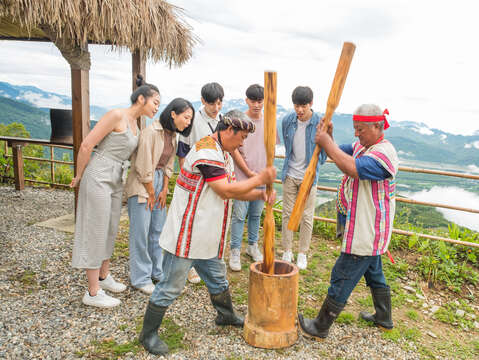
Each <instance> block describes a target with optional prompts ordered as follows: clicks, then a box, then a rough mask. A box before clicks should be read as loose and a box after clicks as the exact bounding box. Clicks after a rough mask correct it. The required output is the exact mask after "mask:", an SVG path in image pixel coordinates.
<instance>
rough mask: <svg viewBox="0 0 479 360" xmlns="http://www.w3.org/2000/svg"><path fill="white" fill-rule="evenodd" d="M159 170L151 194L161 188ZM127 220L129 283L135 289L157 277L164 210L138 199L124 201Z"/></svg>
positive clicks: (164, 216)
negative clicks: (151, 209) (128, 232)
mask: <svg viewBox="0 0 479 360" xmlns="http://www.w3.org/2000/svg"><path fill="white" fill-rule="evenodd" d="M163 179H164V176H163V171H162V170H155V175H154V180H153V187H154V189H155V194H156V196H158V194H159V193H160V192H161V190H162V189H163ZM128 216H129V218H130V281H131V284H132V285H133V286H134V287H136V288H139V287H142V286H145V285H148V284H151V279H152V278H153V279H159V278H160V277H161V254H162V249H161V248H160V245H159V240H160V235H161V230H162V229H163V225H164V224H165V220H166V207H164V208H163V209H160V208H159V207H158V206H155V207H154V209H153V211H150V210H149V209H148V208H147V203H146V202H144V203H139V202H138V196H131V197H130V198H128Z"/></svg>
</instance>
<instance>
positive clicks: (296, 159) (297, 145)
mask: <svg viewBox="0 0 479 360" xmlns="http://www.w3.org/2000/svg"><path fill="white" fill-rule="evenodd" d="M297 122H298V128H297V129H296V132H295V133H294V139H293V149H292V152H291V157H290V158H289V162H288V172H287V174H286V175H287V176H290V177H292V178H295V179H303V178H304V173H305V172H306V169H307V167H308V163H307V162H306V127H307V126H308V125H309V123H310V122H311V119H309V120H308V121H300V120H297Z"/></svg>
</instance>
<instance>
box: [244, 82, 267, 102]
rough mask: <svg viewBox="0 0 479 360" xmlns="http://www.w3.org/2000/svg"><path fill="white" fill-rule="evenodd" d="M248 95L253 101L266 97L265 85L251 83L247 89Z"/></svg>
mask: <svg viewBox="0 0 479 360" xmlns="http://www.w3.org/2000/svg"><path fill="white" fill-rule="evenodd" d="M246 97H247V98H248V99H250V100H253V101H258V100H263V99H264V87H262V86H261V85H258V84H253V85H250V86H249V87H248V88H247V89H246Z"/></svg>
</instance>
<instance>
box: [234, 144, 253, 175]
mask: <svg viewBox="0 0 479 360" xmlns="http://www.w3.org/2000/svg"><path fill="white" fill-rule="evenodd" d="M231 157H232V158H233V160H234V162H235V164H236V165H238V167H239V168H240V170H241V171H242V172H243V173H244V174H245V175H246V176H247V177H253V176H255V175H256V173H255V172H254V171H251V170H250V169H249V167H248V165H247V164H246V161H244V158H243V155H241V153H240V151H239V150H238V149H236V150H235V151H233V152H232V153H231Z"/></svg>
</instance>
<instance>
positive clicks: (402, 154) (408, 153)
mask: <svg viewBox="0 0 479 360" xmlns="http://www.w3.org/2000/svg"><path fill="white" fill-rule="evenodd" d="M398 155H400V156H404V157H409V158H411V157H415V156H416V155H414V154H413V153H412V152H410V151H408V152H405V151H402V150H399V151H398Z"/></svg>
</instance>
